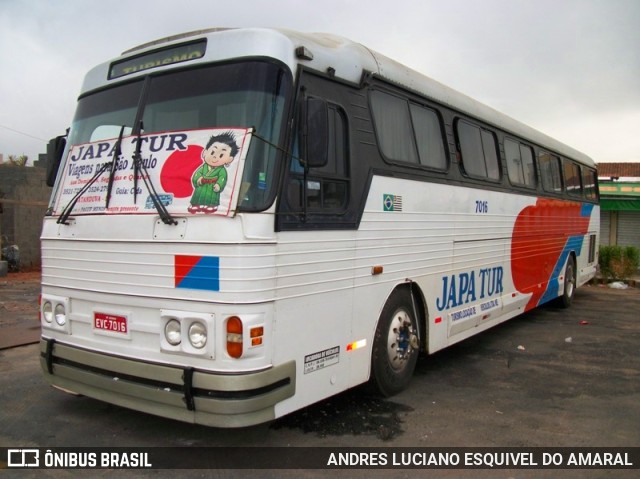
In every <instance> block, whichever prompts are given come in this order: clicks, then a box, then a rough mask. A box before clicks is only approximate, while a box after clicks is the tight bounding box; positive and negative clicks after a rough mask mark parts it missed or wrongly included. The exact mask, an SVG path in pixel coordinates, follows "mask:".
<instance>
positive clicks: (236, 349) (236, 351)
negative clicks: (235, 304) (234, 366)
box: [227, 316, 243, 359]
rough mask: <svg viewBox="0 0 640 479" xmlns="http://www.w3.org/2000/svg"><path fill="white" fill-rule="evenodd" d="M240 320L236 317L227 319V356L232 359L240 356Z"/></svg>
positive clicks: (241, 339)
mask: <svg viewBox="0 0 640 479" xmlns="http://www.w3.org/2000/svg"><path fill="white" fill-rule="evenodd" d="M242 341H243V338H242V320H241V319H240V318H239V317H237V316H231V317H229V318H227V354H229V356H231V357H232V358H236V359H237V358H239V357H240V356H242Z"/></svg>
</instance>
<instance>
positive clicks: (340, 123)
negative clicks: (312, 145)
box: [288, 104, 349, 212]
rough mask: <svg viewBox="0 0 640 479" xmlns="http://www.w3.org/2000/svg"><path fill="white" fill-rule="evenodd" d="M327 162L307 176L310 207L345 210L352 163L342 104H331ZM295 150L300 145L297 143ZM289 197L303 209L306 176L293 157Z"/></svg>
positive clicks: (336, 210) (294, 206) (316, 209)
mask: <svg viewBox="0 0 640 479" xmlns="http://www.w3.org/2000/svg"><path fill="white" fill-rule="evenodd" d="M328 120H329V124H328V130H329V135H328V140H329V145H328V155H327V157H328V158H327V164H326V165H325V166H322V167H320V168H310V169H309V173H308V176H307V207H308V208H309V209H310V210H311V211H325V212H342V211H344V210H345V209H346V207H347V204H348V199H349V164H348V148H347V145H348V142H347V130H346V120H345V116H344V113H343V111H342V109H341V108H339V107H338V106H337V105H334V104H329V118H328ZM294 151H297V149H296V148H295V147H294ZM290 174H291V178H290V181H289V188H288V201H289V204H290V205H291V207H293V208H294V209H300V210H302V206H303V204H302V203H303V196H304V188H303V186H304V184H303V182H304V177H303V169H302V166H301V165H300V163H299V162H298V161H297V160H296V159H293V160H292V162H291V170H290Z"/></svg>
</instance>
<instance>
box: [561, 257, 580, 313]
mask: <svg viewBox="0 0 640 479" xmlns="http://www.w3.org/2000/svg"><path fill="white" fill-rule="evenodd" d="M575 292H576V260H575V259H574V258H573V256H571V255H569V258H568V259H567V267H566V269H565V271H564V289H563V291H562V296H560V297H559V298H558V303H559V304H560V306H561V307H563V308H568V307H569V306H571V303H572V302H573V296H574V294H575Z"/></svg>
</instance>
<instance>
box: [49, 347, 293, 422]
mask: <svg viewBox="0 0 640 479" xmlns="http://www.w3.org/2000/svg"><path fill="white" fill-rule="evenodd" d="M40 364H41V366H42V370H43V371H44V376H45V378H46V380H47V381H48V382H49V383H51V384H52V385H54V386H58V387H60V388H63V389H67V390H70V391H73V392H76V393H78V394H83V395H85V396H88V397H92V398H95V399H99V400H101V401H105V402H108V403H112V404H116V405H118V406H123V407H126V408H130V409H135V410H137V411H143V412H146V413H150V414H155V415H157V416H162V417H167V418H171V419H177V420H179V421H185V422H190V423H195V424H203V425H206V426H215V427H243V426H250V425H253V424H260V423H263V422H267V421H270V420H272V419H275V417H276V416H275V405H276V404H277V403H279V402H281V401H283V400H285V399H287V398H289V397H291V396H293V395H294V393H295V378H296V365H295V361H290V362H287V363H284V364H281V365H279V366H275V367H272V368H269V369H266V370H263V371H258V372H250V373H242V374H219V373H212V372H207V371H202V370H197V369H194V368H184V367H177V366H168V365H162V364H156V363H147V362H143V361H138V360H132V359H128V358H122V357H117V356H111V355H107V354H103V353H97V352H93V351H88V350H85V349H81V348H77V347H74V346H69V345H67V344H63V343H59V342H56V341H55V340H54V339H47V338H42V340H41V341H40Z"/></svg>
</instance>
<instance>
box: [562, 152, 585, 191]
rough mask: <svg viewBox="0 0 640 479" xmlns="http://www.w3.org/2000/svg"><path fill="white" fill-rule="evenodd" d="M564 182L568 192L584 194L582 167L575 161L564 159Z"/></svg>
mask: <svg viewBox="0 0 640 479" xmlns="http://www.w3.org/2000/svg"><path fill="white" fill-rule="evenodd" d="M562 166H563V168H562V169H563V173H564V184H565V187H566V188H567V193H569V194H570V195H572V196H582V184H581V182H580V180H581V178H580V167H579V166H578V165H577V164H576V163H574V162H573V161H570V160H567V159H566V158H563V159H562Z"/></svg>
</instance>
